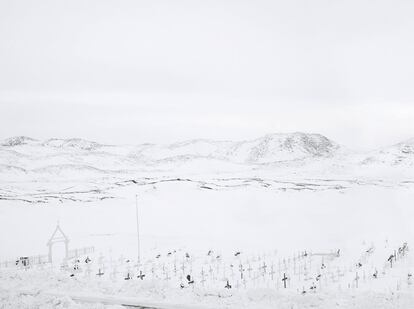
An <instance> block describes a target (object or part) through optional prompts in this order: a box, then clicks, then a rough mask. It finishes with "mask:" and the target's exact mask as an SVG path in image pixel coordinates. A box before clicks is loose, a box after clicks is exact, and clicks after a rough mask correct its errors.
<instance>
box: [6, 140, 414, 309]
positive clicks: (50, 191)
mask: <svg viewBox="0 0 414 309" xmlns="http://www.w3.org/2000/svg"><path fill="white" fill-rule="evenodd" d="M298 136H299V137H298ZM280 139H282V140H283V141H282V142H280ZM286 139H287V140H288V141H289V142H286ZM315 139H316V140H317V142H315ZM276 140H277V142H276V141H275V137H274V136H273V139H271V140H269V136H267V137H265V138H263V139H261V140H260V141H258V140H255V141H251V142H244V143H233V142H222V143H223V144H221V143H213V144H212V143H211V142H206V141H201V142H200V141H196V142H194V141H193V142H188V143H178V144H174V145H170V146H166V147H161V148H162V149H161V148H157V147H156V146H154V145H146V146H145V145H141V146H139V147H138V148H139V149H141V150H140V151H137V149H138V148H137V147H135V146H122V147H121V146H106V145H99V144H98V143H91V142H85V141H83V140H65V141H62V140H49V141H47V142H44V141H43V142H41V141H40V142H39V141H33V140H25V141H24V143H22V142H21V139H19V140H11V141H10V140H9V141H6V142H3V146H1V147H0V148H1V149H0V150H1V151H0V155H1V158H2V159H1V160H2V161H0V163H1V164H2V167H1V168H2V169H1V174H0V175H1V178H0V198H1V201H0V244H1V246H0V262H2V261H8V260H11V261H13V260H14V259H16V258H17V257H20V256H32V255H39V254H46V253H47V246H46V243H47V241H48V239H49V237H50V236H51V233H52V232H53V231H54V229H55V227H56V224H57V222H58V221H59V224H60V226H61V227H62V229H63V230H64V232H65V233H66V234H67V235H68V236H69V238H70V244H69V246H70V249H75V248H82V247H86V246H94V247H95V251H94V253H91V254H87V255H88V256H89V257H90V259H91V260H92V261H91V263H88V264H86V263H85V259H86V255H82V256H79V262H78V263H76V261H75V260H74V259H72V260H70V261H68V263H67V266H66V267H65V268H63V269H62V268H61V267H60V266H61V265H60V263H54V264H53V265H49V264H45V265H36V266H33V267H31V268H27V269H24V268H22V267H20V266H17V267H16V266H10V265H9V266H10V267H4V266H3V267H1V268H0V304H1V306H2V307H4V308H48V307H49V308H55V307H60V308H84V307H85V308H91V307H92V308H101V307H117V306H116V305H114V304H109V303H108V304H105V305H104V304H101V305H100V304H97V303H96V302H92V303H85V302H84V300H85V299H87V298H89V299H92V300H93V299H95V300H96V299H101V300H102V299H104V298H105V297H112V298H111V299H112V300H113V301H115V302H116V300H120V301H121V300H122V299H125V298H127V299H129V300H131V301H133V302H146V303H155V304H162V305H163V306H164V305H172V304H176V305H178V306H180V305H181V306H184V305H191V306H206V307H208V308H311V307H312V308H315V307H316V308H333V307H338V308H407V309H408V308H412V304H413V303H414V296H413V295H414V290H413V287H412V284H411V283H412V282H413V281H414V280H413V279H412V277H410V276H409V274H411V275H412V274H413V273H414V259H413V258H414V257H413V256H414V255H413V253H412V252H411V251H410V248H411V246H412V244H413V243H414V227H413V225H412V219H413V218H414V208H413V207H411V205H410V201H412V200H413V198H414V186H413V185H414V182H413V180H414V177H412V176H414V174H413V172H412V164H411V163H410V162H411V159H412V158H411V153H410V149H409V147H400V146H395V147H394V146H393V147H391V148H389V149H388V150H387V151H385V150H381V151H380V152H379V155H377V152H371V153H369V154H368V155H365V154H354V153H351V152H348V151H345V150H343V149H341V148H340V147H339V146H338V145H337V144H335V143H333V142H332V143H331V142H327V141H329V140H327V139H325V138H323V137H320V136H310V137H309V136H308V137H306V136H305V137H303V136H301V135H294V136H287V137H286V136H282V137H281V136H277V138H276ZM304 141H305V142H304ZM211 145H214V147H213V148H214V149H213V150H212V149H211V147H212V146H211ZM235 145H238V146H237V147H236V146H235ZM264 145H266V147H265V146H264ZM269 145H270V146H269ZM275 145H276V146H275ZM280 145H282V146H280ZM304 145H305V146H306V147H305V146H304ZM309 145H313V146H315V145H318V147H316V146H315V147H313V146H312V147H311V148H309ZM246 147H250V148H249V149H247V148H246ZM280 147H282V149H281V148H280ZM150 148H151V149H152V150H151V153H152V154H155V153H156V154H157V155H158V157H155V156H154V157H152V159H151V160H150V161H148V158H149V157H151V156H152V155H151V154H148V153H149V152H150ZM218 148H219V149H218ZM108 149H111V150H108ZM154 149H155V150H154ZM160 149H161V150H160ZM183 149H184V150H183ZM189 149H190V150H189ZM223 149H224V150H225V152H224V153H225V154H226V157H223V156H224V155H223V151H224V150H223ZM229 149H232V150H234V151H233V152H231V153H230V152H229ZM321 149H322V150H321ZM320 150H321V151H322V152H323V155H319V154H316V155H315V151H320ZM111 151H112V153H111V155H109V154H108V153H110V152H111ZM158 151H159V152H158ZM145 153H147V154H145ZM166 153H167V154H166ZM171 153H172V155H171ZM212 153H214V154H215V155H214V156H212V155H211V154H212ZM288 153H293V155H292V157H291V159H290V160H287V161H286V154H288ZM144 154H145V158H146V159H145V160H143V159H142V156H144ZM190 154H191V156H190ZM236 154H237V156H236ZM241 154H243V155H241ZM252 154H254V156H253V155H252ZM279 154H281V156H280V158H281V160H282V161H280V160H278V158H279V157H278V156H279ZM220 156H222V157H220ZM232 156H236V157H237V159H234V157H232ZM367 156H368V157H376V158H378V159H376V160H368V161H369V162H368V161H364V160H365V159H364V158H366V157H367ZM395 156H404V159H403V160H400V161H398V162H396V161H395V160H394V159H393V158H394V157H395ZM137 158H140V159H137ZM252 158H254V159H252ZM270 158H273V159H272V160H271V159H270ZM51 160H56V161H55V162H53V164H51V162H52V161H51ZM88 160H89V161H88ZM393 160H394V161H393ZM400 171H401V172H400ZM135 195H137V197H138V199H137V200H138V206H139V217H140V231H141V259H142V265H141V266H140V267H139V268H138V266H137V263H136V260H137V245H136V219H135ZM405 242H407V243H408V248H409V249H408V250H404V254H398V255H397V258H396V260H395V261H393V263H394V265H393V267H392V268H391V265H390V262H388V261H387V260H388V258H389V256H390V255H391V254H394V250H396V251H397V252H398V249H399V248H401V247H402V246H403V244H404V243H405ZM59 250H63V248H62V247H61V246H59V245H56V247H55V251H59ZM210 250H211V252H210V254H209V251H210ZM337 250H340V254H339V256H336V255H335V254H331V253H336V252H337ZM238 252H240V254H237V255H236V253H238ZM304 252H306V254H304ZM187 254H188V257H187ZM128 260H129V262H127V261H128ZM359 263H360V264H361V265H359ZM75 265H76V266H77V267H78V268H79V269H78V270H75V269H74V267H75ZM264 265H266V267H264V268H263V266H264ZM0 266H1V264H0ZM100 269H101V270H102V272H103V273H104V274H103V275H97V274H98V273H101V272H100ZM240 269H241V270H240ZM271 269H272V270H271ZM139 271H142V272H143V273H144V274H145V278H144V279H143V280H141V279H139V278H137V275H138V274H139ZM376 272H378V275H377V278H374V276H373V274H374V273H376ZM128 273H129V274H130V276H131V277H133V279H132V280H125V278H126V277H129V276H128ZM285 274H286V276H287V277H288V280H287V281H286V282H287V287H286V288H284V286H283V284H284V283H283V281H282V279H283V276H284V275H285ZM71 275H73V276H71ZM187 275H190V276H191V278H192V279H194V283H193V284H192V283H190V284H189V282H188V280H187V278H186V276H187ZM242 275H243V278H242V277H241V276H242ZM319 275H320V277H318V276H319ZM357 276H358V277H359V279H358V280H355V279H356V277H357ZM227 281H228V283H229V285H231V286H232V287H231V289H229V288H226V285H227ZM357 281H358V286H357ZM181 284H183V285H184V288H182V287H181ZM313 286H315V289H314V288H312V287H313ZM304 292H305V293H304ZM76 295H78V296H79V295H81V296H82V297H80V298H79V297H78V298H77V297H76ZM79 299H83V300H79Z"/></svg>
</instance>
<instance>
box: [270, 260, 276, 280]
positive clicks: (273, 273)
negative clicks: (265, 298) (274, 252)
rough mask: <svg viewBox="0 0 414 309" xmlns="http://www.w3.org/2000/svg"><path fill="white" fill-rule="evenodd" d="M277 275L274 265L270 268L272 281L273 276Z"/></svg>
mask: <svg viewBox="0 0 414 309" xmlns="http://www.w3.org/2000/svg"><path fill="white" fill-rule="evenodd" d="M274 275H275V270H274V267H273V264H272V265H271V266H270V278H271V279H272V281H273V276H274Z"/></svg>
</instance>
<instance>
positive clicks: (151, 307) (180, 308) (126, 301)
mask: <svg viewBox="0 0 414 309" xmlns="http://www.w3.org/2000/svg"><path fill="white" fill-rule="evenodd" d="M13 292H14V293H17V294H20V295H29V296H33V297H35V296H37V295H41V294H43V295H45V296H52V297H69V298H71V299H72V300H73V301H75V302H78V303H101V304H104V305H118V306H123V307H126V308H140V309H209V307H206V306H200V305H183V304H168V303H156V302H148V301H143V300H140V299H137V298H133V297H125V296H106V295H99V294H94V295H93V294H86V293H65V292H60V291H36V290H20V291H13Z"/></svg>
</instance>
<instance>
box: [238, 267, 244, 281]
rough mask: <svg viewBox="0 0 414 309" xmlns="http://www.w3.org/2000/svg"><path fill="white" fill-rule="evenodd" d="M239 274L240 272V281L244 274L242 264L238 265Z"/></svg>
mask: <svg viewBox="0 0 414 309" xmlns="http://www.w3.org/2000/svg"><path fill="white" fill-rule="evenodd" d="M239 272H240V279H242V280H243V272H244V268H243V265H242V264H240V265H239Z"/></svg>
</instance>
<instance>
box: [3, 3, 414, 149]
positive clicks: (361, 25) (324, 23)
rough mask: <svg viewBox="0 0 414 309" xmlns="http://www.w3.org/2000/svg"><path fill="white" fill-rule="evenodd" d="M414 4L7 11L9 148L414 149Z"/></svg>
mask: <svg viewBox="0 0 414 309" xmlns="http://www.w3.org/2000/svg"><path fill="white" fill-rule="evenodd" d="M413 16H414V1H398V0H393V1H379V0H377V1H367V0H358V1H350V0H347V1H335V0H326V1H322V0H313V1H291V0H289V1H277V0H274V1H260V0H259V1H258V0H254V1H253V0H252V1H223V0H222V1H207V0H205V1H196V0H192V1H172V0H167V1H156V0H150V1H139V0H133V1H106V0H97V1H85V0H82V1H74V0H71V1H57V0H52V1H42V0H40V1H17V0H10V1H6V0H2V1H0V138H6V137H9V136H14V135H27V136H32V137H35V138H40V139H43V138H49V137H63V138H64V137H83V138H87V139H93V140H97V141H101V142H107V143H117V142H119V143H141V142H163V143H164V142H172V141H177V140H183V139H189V138H197V137H201V138H216V139H248V138H254V137H258V136H260V135H263V134H266V133H271V132H291V131H304V132H317V133H322V134H324V135H326V136H328V137H330V138H332V139H334V140H336V141H337V142H339V143H342V144H345V145H347V146H349V147H351V148H356V149H370V148H375V147H379V146H383V145H387V144H393V143H396V142H399V141H401V140H404V139H407V138H410V137H414V56H413V55H414V35H413V33H414V18H413Z"/></svg>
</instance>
